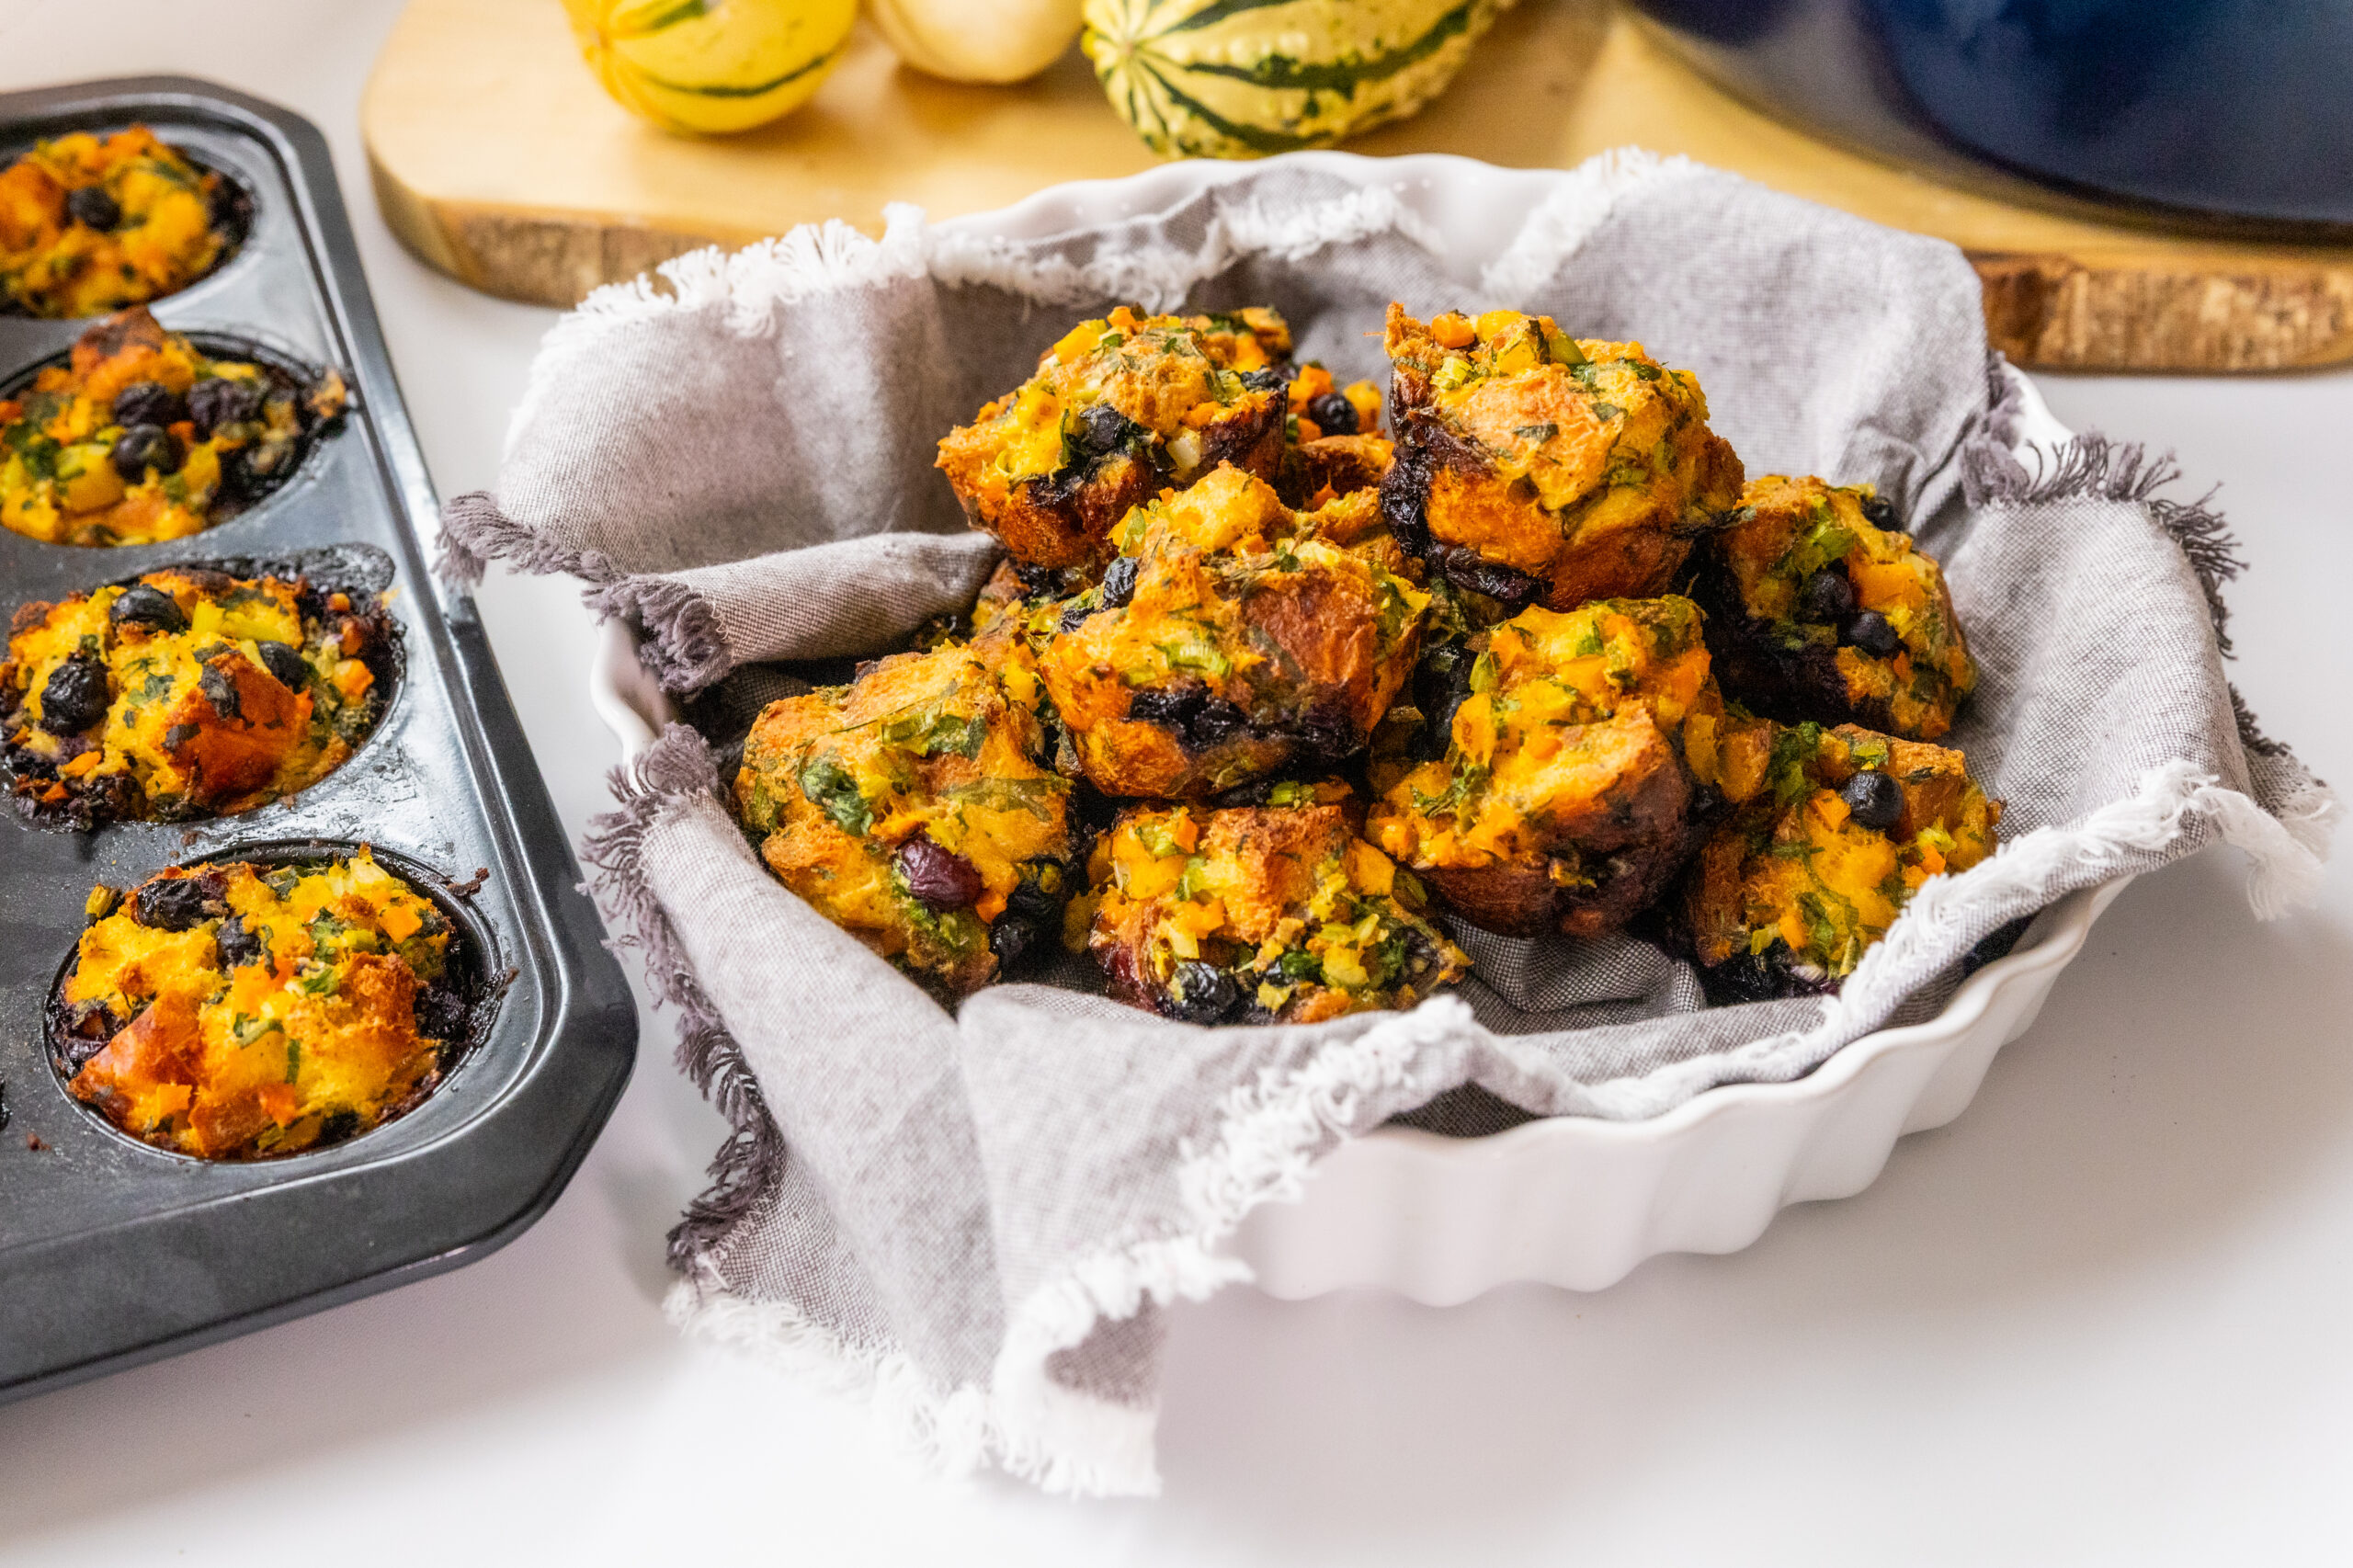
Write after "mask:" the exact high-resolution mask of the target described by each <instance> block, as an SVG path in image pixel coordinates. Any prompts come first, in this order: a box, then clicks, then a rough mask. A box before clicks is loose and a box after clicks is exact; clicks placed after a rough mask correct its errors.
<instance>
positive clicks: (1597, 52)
mask: <svg viewBox="0 0 2353 1568" xmlns="http://www.w3.org/2000/svg"><path fill="white" fill-rule="evenodd" d="M360 129H361V132H362V134H363V136H364V138H365V140H366V142H367V147H368V153H369V166H370V169H371V172H372V173H373V176H374V178H375V184H376V192H377V198H378V199H379V200H380V201H381V204H382V206H383V210H384V216H385V218H386V220H387V221H388V222H390V223H391V225H392V229H393V231H394V232H395V233H398V234H399V235H400V236H401V238H402V239H403V240H404V242H405V243H406V244H408V245H409V246H410V247H411V248H412V249H414V250H415V252H416V253H417V254H418V255H419V256H422V257H424V258H425V260H426V261H427V262H428V263H430V264H431V265H433V266H434V267H438V268H440V269H441V270H442V271H444V272H447V273H449V274H450V275H451V276H453V277H455V278H460V280H462V281H464V282H466V283H469V284H472V286H473V287H475V288H478V289H483V290H488V291H490V292H492V293H494V294H502V295H506V296H507V297H508V298H511V299H517V300H527V301H536V302H540V303H546V304H555V305H570V304H572V303H574V301H577V300H579V298H580V297H581V296H582V295H583V294H585V293H586V292H587V291H588V290H590V289H592V288H595V287H596V286H597V285H598V284H600V283H608V282H611V281H614V280H616V279H620V278H632V277H635V276H636V275H637V274H638V273H640V272H642V271H643V270H645V269H646V268H647V267H652V266H654V264H655V263H657V262H660V261H662V260H665V259H666V258H667V257H669V256H676V255H678V254H679V253H681V252H684V251H688V250H692V249H695V248H697V247H699V246H701V245H705V244H712V243H714V242H716V243H718V244H730V245H733V244H746V243H748V242H750V241H752V240H756V239H759V238H761V237H764V236H766V235H769V234H774V233H781V232H782V231H784V230H785V229H788V228H790V227H791V226H792V225H793V224H796V223H801V222H809V221H812V220H816V219H824V218H842V219H847V221H849V222H852V223H855V224H857V225H858V227H860V228H862V229H866V230H868V231H870V232H879V230H880V228H881V211H882V207H883V205H884V203H885V202H888V201H912V202H915V203H916V204H917V205H919V206H921V207H923V208H924V209H925V210H927V211H928V212H929V213H930V215H931V216H933V217H934V218H946V217H951V216H954V215H956V214H959V213H964V212H975V211H982V210H987V209H989V208H994V207H1002V206H1005V205H1006V204H1007V203H1010V202H1013V201H1017V200H1018V199H1021V198H1023V197H1026V196H1029V195H1030V194H1031V193H1032V192H1034V191H1037V190H1039V189H1041V188H1043V187H1046V186H1049V185H1053V184H1057V183H1060V182H1061V181H1063V180H1070V179H1090V178H1105V177H1113V176H1120V175H1127V174H1132V173H1134V172H1136V171H1137V170H1140V169H1143V168H1146V167H1149V166H1150V165H1152V164H1153V162H1154V158H1153V155H1152V153H1150V152H1149V151H1148V150H1147V149H1146V148H1145V147H1144V146H1143V144H1142V142H1139V141H1138V140H1137V139H1136V137H1135V136H1134V134H1133V133H1132V132H1131V131H1129V130H1128V128H1127V127H1126V126H1125V125H1124V124H1122V123H1121V122H1120V120H1119V119H1116V118H1115V117H1114V116H1113V115H1112V113H1111V111H1110V109H1109V108H1108V106H1107V105H1106V104H1105V103H1104V101H1103V97H1102V94H1101V91H1100V89H1099V88H1098V87H1097V85H1096V83H1095V79H1094V76H1093V74H1092V72H1091V71H1090V69H1089V67H1088V65H1087V62H1086V60H1085V59H1084V58H1083V57H1082V56H1080V55H1079V54H1078V53H1077V51H1075V50H1074V51H1072V52H1071V53H1070V54H1068V55H1066V56H1065V57H1064V58H1063V61H1062V62H1061V63H1059V64H1058V65H1056V66H1055V67H1054V68H1052V69H1051V70H1050V71H1048V72H1047V73H1046V74H1044V75H1043V76H1041V77H1039V78H1037V79H1036V80H1034V81H1031V82H1028V83H1025V84H1022V85H1018V86H1014V87H983V86H963V85H956V84H952V83H947V82H941V81H938V80H935V79H933V78H931V77H927V76H925V75H923V74H919V73H917V72H915V71H911V70H906V69H904V68H903V67H901V66H900V65H899V63H898V62H897V59H896V57H895V56H893V55H892V52H891V51H890V50H889V48H888V47H887V46H885V45H884V44H883V43H882V41H881V40H880V39H879V38H878V37H876V36H875V35H874V34H873V33H872V31H871V30H870V29H869V28H866V26H865V25H864V24H863V23H861V24H860V25H859V30H858V35H857V37H856V38H855V40H853V42H852V44H851V46H850V49H849V51H848V53H847V56H846V57H845V58H844V60H843V62H842V63H841V65H840V66H839V68H838V69H836V70H835V73H834V74H833V76H832V77H831V78H830V79H829V80H828V81H827V82H826V83H825V85H824V88H823V89H822V90H821V91H820V92H819V93H818V95H817V97H816V98H815V99H814V100H813V102H812V103H811V104H809V105H808V106H807V107H806V108H802V109H801V111H800V112H798V113H796V114H792V115H789V116H787V117H786V118H785V119H782V120H780V121H778V122H777V123H775V124H773V125H769V126H766V127H763V128H761V129H759V130H756V131H749V132H746V133H745V134H743V135H740V136H735V137H730V138H724V139H713V140H695V139H690V138H683V137H677V136H673V135H670V134H668V133H666V132H664V131H657V130H655V129H654V128H653V127H652V126H649V125H647V124H645V123H643V122H642V121H640V120H638V119H634V118H632V117H631V115H630V114H629V113H628V112H627V111H625V110H623V109H622V108H620V106H619V105H617V104H615V103H614V102H612V100H611V99H609V98H608V97H606V96H605V94H604V92H603V90H602V89H601V88H599V87H598V86H597V83H596V81H595V80H594V79H593V78H592V77H591V76H590V74H589V73H588V71H587V69H586V67H585V66H584V65H583V64H582V62H581V60H580V57H579V55H578V52H577V51H575V49H574V45H573V41H572V37H571V33H570V30H569V28H568V27H567V25H566V23H565V20H564V14H563V6H562V5H561V4H559V0H413V4H412V5H411V6H410V7H409V9H408V11H407V12H406V14H405V15H404V16H403V17H402V18H401V20H400V22H399V24H398V25H397V27H396V28H394V30H393V32H392V38H391V39H390V40H389V41H388V42H387V43H386V44H385V46H384V52H383V54H382V56H381V58H380V59H379V60H378V61H377V62H376V69H375V72H374V74H373V75H372V77H371V78H370V79H369V84H368V90H367V94H366V97H364V99H363V100H362V103H361V106H360ZM1630 143H1631V144H1635V145H1640V146H1643V147H1649V148H1652V149H1654V150H1655V151H1657V152H1661V153H1688V154H1689V155H1690V156H1691V157H1693V158H1695V159H1698V160H1699V161H1701V162H1704V163H1708V164H1712V165H1717V166H1718V167H1721V168H1726V169H1731V170H1733V171H1736V172H1738V173H1740V174H1744V175H1746V176H1749V177H1751V178H1754V179H1756V180H1759V181H1761V182H1763V183H1764V184H1767V185H1769V186H1773V187H1777V188H1779V189H1781V190H1786V191H1789V192H1791V193H1793V194H1795V195H1798V196H1803V197H1807V198H1810V199H1813V200H1816V201H1821V202H1825V203H1827V204H1829V205H1831V206H1835V207H1841V208H1845V209H1847V210H1849V211H1852V212H1856V213H1859V214H1860V215H1862V216H1863V217H1866V218H1870V219H1873V220H1876V221H1877V222H1883V223H1888V224H1892V225H1893V226H1895V227H1898V228H1904V229H1912V230H1916V231H1918V232H1921V233H1931V234H1938V235H1942V236H1944V237H1945V238H1948V239H1950V240H1952V241H1954V242H1955V243H1957V244H1960V245H1961V246H1962V247H1963V248H1964V249H1966V250H1967V251H1968V253H1969V255H1970V258H1971V260H1972V262H1973V263H1974V264H1975V265H1976V267H1977V270H1978V272H1979V274H1980V275H1981V276H1982V277H1983V278H1984V281H1985V314H1986V323H1987V325H1988V327H1989V328H1990V330H1991V333H1992V335H1993V339H1994V342H1995V345H1996V346H1997V347H2000V348H2001V349H2002V350H2003V351H2004V352H2005V353H2006V354H2008V355H2009V357H2010V358H2012V359H2013V360H2015V361H2017V362H2018V363H2020V364H2024V365H2030V366H2035V367H2038V368H2043V369H2080V370H2208V371H2211V370H2274V369H2291V368H2296V367H2303V366H2313V365H2323V364H2334V363H2342V362H2346V361H2353V247H2344V248H2319V247H2311V246H2297V245H2289V244H2248V243H2243V242H2237V241H2227V240H2213V239H2199V238H2185V237H2181V236H2176V235H2165V234H2162V233H2154V232H2152V231H2149V230H2144V229H2137V228H2132V227H2128V226H2124V225H2120V224H2111V223H2106V222H2096V221H2087V220H2086V219H2083V218H2079V217H2074V216H2068V215H2064V214H2061V213H2057V212H2052V211H2043V210H2036V209H2032V208H2028V207H2023V206H2018V205H2015V204H2012V203H2009V202H2006V201H2001V200H1996V199H1992V198H1989V197H1986V196H1983V195H1978V194H1975V193H1972V192H1970V191H1966V190H1962V189H1959V188H1957V187H1952V186H1949V185H1944V184H1940V183H1938V182H1936V181H1933V180H1930V179H1927V178H1925V177H1923V176H1919V175H1915V174H1912V173H1908V172H1906V171H1904V170H1901V169H1897V168H1895V167H1893V166H1891V165H1884V164H1881V163H1878V162H1876V161H1874V160H1872V159H1870V158H1868V157H1864V156H1860V155H1859V154H1856V153H1849V152H1847V151H1845V150H1843V149H1840V148H1837V147H1834V146H1831V145H1829V144H1827V143H1825V142H1822V141H1820V140H1818V139H1816V138H1814V137H1813V136H1810V135H1808V134H1806V133H1805V132H1802V131H1796V130H1792V129H1790V127H1788V126H1786V125H1783V124H1781V123H1780V122H1779V121H1778V120H1775V119H1771V118H1769V117H1768V116H1766V115H1764V114H1762V113H1760V112H1758V111H1757V110H1756V109H1753V108H1749V107H1747V106H1746V105H1745V104H1744V103H1743V102H1741V101H1740V100H1738V99H1737V98H1734V97H1732V96H1731V95H1729V94H1727V93H1725V92H1723V91H1722V90H1721V89H1720V88H1718V87H1716V86H1714V85H1711V83H1709V82H1708V81H1706V80H1705V79H1703V78H1702V77H1700V76H1699V74H1697V73H1695V72H1694V71H1692V70H1691V69H1690V68H1689V67H1688V66H1687V65H1685V64H1684V63H1683V62H1681V61H1680V60H1679V59H1678V58H1677V57H1676V56H1675V55H1674V54H1672V53H1671V52H1670V51H1668V50H1667V49H1666V48H1665V47H1664V46H1663V45H1662V44H1661V43H1660V42H1658V41H1657V40H1656V39H1655V37H1654V35H1653V34H1652V33H1651V32H1650V31H1649V30H1648V29H1647V28H1645V27H1643V25H1641V24H1638V23H1636V22H1635V21H1633V20H1632V19H1631V18H1630V17H1628V16H1626V15H1624V14H1622V13H1620V12H1619V11H1618V10H1617V9H1616V8H1615V7H1614V6H1612V5H1611V4H1610V3H1609V0H1522V3H1521V5H1520V6H1519V7H1518V9H1517V10H1516V11H1514V12H1512V13H1510V14H1509V15H1507V16H1506V17H1505V18H1504V19H1503V21H1502V22H1501V23H1499V24H1498V25H1497V26H1496V28H1495V31H1494V32H1493V33H1492V34H1491V35H1490V36H1489V37H1488V38H1487V39H1486V40H1483V42H1482V43H1481V44H1480V45H1479V48H1478V52H1477V53H1476V55H1475V56H1474V57H1473V58H1472V62H1471V63H1470V65H1469V66H1468V67H1467V68H1466V69H1465V71H1464V74H1463V76H1462V77H1461V79H1460V80H1459V81H1458V82H1457V84H1456V85H1455V87H1454V88H1453V90H1451V91H1449V93H1447V94H1446V95H1445V96H1444V97H1441V98H1440V99H1439V100H1438V102H1437V103H1435V104H1434V105H1432V106H1431V107H1430V108H1428V109H1427V110H1425V111H1424V112H1423V113H1422V114H1421V115H1420V116H1418V117H1417V118H1415V119H1411V120H1407V121H1405V122H1404V123H1402V124H1399V125H1394V126H1390V127H1386V128H1383V129H1381V130H1379V131H1373V132H1371V133H1370V134H1368V135H1365V136H1361V137H1358V138H1357V139H1355V140H1354V141H1352V142H1349V143H1347V145H1348V147H1349V148H1350V149H1351V150H1353V151H1356V152H1360V153H1425V152H1444V153H1462V154H1465V155H1467V156H1470V157H1475V158H1483V159H1485V160H1486V161H1488V162H1490V163H1494V164H1501V165H1511V166H1517V167H1523V168H1532V167H1565V166H1568V165H1573V164H1575V163H1577V162H1579V161H1581V160H1582V159H1584V158H1586V157H1588V156H1590V155H1591V154H1593V153H1598V152H1601V151H1604V150H1606V149H1608V148H1611V147H1619V146H1625V145H1628V144H1630Z"/></svg>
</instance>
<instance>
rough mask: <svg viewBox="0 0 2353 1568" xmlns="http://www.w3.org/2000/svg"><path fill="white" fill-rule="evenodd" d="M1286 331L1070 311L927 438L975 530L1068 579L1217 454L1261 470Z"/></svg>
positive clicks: (1219, 320) (1265, 321)
mask: <svg viewBox="0 0 2353 1568" xmlns="http://www.w3.org/2000/svg"><path fill="white" fill-rule="evenodd" d="M1289 358H1290V328H1289V327H1288V326H1286V325H1285V324H1283V319H1282V317H1281V316H1279V315H1278V314H1276V313H1275V312H1273V311H1268V310H1259V309H1256V308H1253V309H1250V310H1245V311H1243V312H1240V313H1239V314H1237V315H1207V316H1145V315H1141V314H1139V313H1137V312H1134V311H1131V310H1130V309H1128V308H1127V307H1126V306H1124V305H1122V306H1120V308H1119V309H1118V310H1115V311H1113V312H1111V314H1110V315H1109V317H1108V319H1105V320H1102V321H1087V322H1081V323H1080V324H1078V325H1076V326H1074V327H1073V328H1072V329H1071V330H1070V331H1069V333H1067V334H1066V335H1063V339H1062V340H1061V341H1060V342H1058V343H1056V344H1055V345H1054V346H1053V347H1051V348H1050V349H1048V350H1047V351H1046V352H1045V355H1044V356H1043V357H1042V358H1040V360H1039V361H1038V373H1037V374H1036V375H1034V376H1032V377H1030V378H1029V381H1025V382H1023V383H1022V384H1021V386H1020V387H1018V388H1017V389H1016V390H1015V391H1013V392H1009V393H1007V394H1006V396H1004V397H1001V398H998V399H996V400H995V402H993V403H985V404H983V406H982V408H981V411H980V413H979V414H978V415H975V416H974V418H973V421H972V424H970V425H963V426H958V427H957V428H956V429H954V430H952V431H950V432H949V435H948V437H947V438H946V439H945V440H943V441H941V442H940V443H939V461H938V466H939V467H940V468H941V469H942V470H943V471H945V472H946V473H947V475H948V483H949V485H951V486H952V487H953V488H954V490H955V492H956V498H957V499H958V500H959V501H961V502H962V503H963V506H964V511H965V515H966V516H967V517H971V518H972V525H973V526H974V527H975V528H983V529H985V530H987V531H988V532H990V533H992V534H995V536H996V537H997V538H998V539H999V540H1002V541H1003V542H1004V544H1005V548H1006V551H1008V552H1009V553H1010V554H1011V555H1012V556H1013V558H1014V559H1015V560H1016V561H1017V562H1022V563H1023V564H1025V565H1028V566H1030V567H1033V568H1037V569H1040V570H1043V571H1050V572H1058V573H1067V574H1073V575H1072V577H1071V578H1070V580H1069V582H1068V585H1070V586H1079V585H1083V584H1084V583H1085V582H1086V581H1090V580H1092V575H1093V574H1094V573H1096V572H1097V571H1099V570H1100V569H1101V568H1102V567H1103V566H1104V564H1105V563H1106V562H1108V561H1109V560H1110V558H1111V555H1112V553H1113V551H1112V548H1111V545H1110V542H1109V536H1110V532H1111V528H1112V525H1114V524H1115V523H1117V522H1118V521H1119V520H1120V518H1121V517H1124V516H1126V515H1127V512H1128V509H1129V508H1130V507H1131V506H1136V505H1137V504H1138V503H1140V502H1142V500H1144V499H1145V498H1146V497H1147V496H1150V495H1152V494H1156V493H1157V492H1158V491H1160V490H1161V489H1162V488H1164V487H1165V486H1168V485H1172V484H1173V485H1176V486H1177V487H1179V488H1181V487H1183V486H1185V485H1188V484H1190V483H1192V482H1193V481H1194V480H1196V479H1198V478H1199V477H1200V476H1201V475H1203V474H1205V473H1208V472H1211V470H1213V469H1215V468H1216V467H1218V465H1219V464H1221V463H1229V462H1230V463H1233V464H1234V465H1236V466H1238V467H1241V468H1244V469H1246V470H1248V471H1250V472H1253V473H1256V474H1260V475H1262V476H1265V477H1269V478H1271V477H1272V476H1273V475H1274V473H1275V472H1276V470H1277V468H1278V467H1279V464H1280V461H1281V458H1282V452H1283V431H1284V427H1285V419H1286V416H1287V415H1288V414H1289V409H1290V404H1289V399H1288V395H1287V394H1288V389H1289V388H1290V381H1291V377H1290V369H1289V364H1288V361H1289Z"/></svg>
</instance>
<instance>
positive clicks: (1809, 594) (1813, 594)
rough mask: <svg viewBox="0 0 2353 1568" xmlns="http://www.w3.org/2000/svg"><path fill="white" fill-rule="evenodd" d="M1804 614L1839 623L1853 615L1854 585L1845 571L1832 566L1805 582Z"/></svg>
mask: <svg viewBox="0 0 2353 1568" xmlns="http://www.w3.org/2000/svg"><path fill="white" fill-rule="evenodd" d="M1802 596H1803V598H1804V601H1805V608H1806V613H1807V614H1808V615H1809V616H1811V617H1813V619H1815V620H1828V621H1841V620H1844V619H1847V617H1848V616H1850V615H1852V614H1854V613H1855V605H1856V599H1855V585H1854V584H1853V583H1851V582H1849V581H1848V580H1847V574H1846V571H1845V570H1844V569H1843V568H1841V567H1836V566H1833V567H1830V568H1829V569H1827V570H1825V571H1821V572H1816V573H1815V574H1813V576H1811V577H1808V578H1807V579H1806V580H1805V587H1804V589H1803V590H1802Z"/></svg>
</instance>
